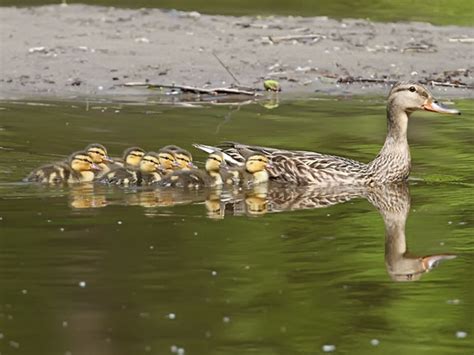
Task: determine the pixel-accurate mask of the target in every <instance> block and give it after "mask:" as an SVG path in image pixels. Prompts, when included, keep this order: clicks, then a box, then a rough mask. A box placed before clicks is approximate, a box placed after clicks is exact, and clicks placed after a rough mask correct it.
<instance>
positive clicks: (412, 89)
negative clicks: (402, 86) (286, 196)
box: [408, 86, 416, 92]
mask: <svg viewBox="0 0 474 355" xmlns="http://www.w3.org/2000/svg"><path fill="white" fill-rule="evenodd" d="M408 90H410V91H411V92H415V91H416V88H415V87H414V86H410V88H409V89H408Z"/></svg>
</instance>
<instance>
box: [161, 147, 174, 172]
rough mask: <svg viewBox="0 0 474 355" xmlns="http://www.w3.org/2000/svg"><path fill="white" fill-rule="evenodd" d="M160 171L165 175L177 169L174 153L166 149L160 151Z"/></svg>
mask: <svg viewBox="0 0 474 355" xmlns="http://www.w3.org/2000/svg"><path fill="white" fill-rule="evenodd" d="M158 156H159V160H160V170H161V172H162V173H163V174H164V175H167V174H171V173H173V172H174V171H175V170H176V168H177V163H176V159H175V156H174V151H173V150H171V149H168V148H166V147H164V148H161V149H160V150H159V151H158Z"/></svg>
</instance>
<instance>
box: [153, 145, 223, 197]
mask: <svg viewBox="0 0 474 355" xmlns="http://www.w3.org/2000/svg"><path fill="white" fill-rule="evenodd" d="M182 164H183V165H184V162H183V163H182ZM224 166H225V160H224V156H223V154H222V153H221V152H217V151H216V152H214V153H211V154H209V157H208V158H207V160H206V166H205V169H206V170H199V169H196V168H193V169H190V168H189V167H188V165H186V167H185V168H183V169H182V170H179V171H175V172H174V173H172V174H170V175H167V176H165V177H164V178H163V179H162V180H161V181H160V182H159V183H158V185H159V186H162V187H180V188H195V189H197V188H201V187H212V186H218V185H222V184H223V179H222V176H221V170H222V169H223V168H224Z"/></svg>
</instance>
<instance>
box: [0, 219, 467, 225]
mask: <svg viewBox="0 0 474 355" xmlns="http://www.w3.org/2000/svg"><path fill="white" fill-rule="evenodd" d="M0 221H1V218H0ZM458 224H459V225H461V226H464V225H465V224H467V222H459V223H458Z"/></svg>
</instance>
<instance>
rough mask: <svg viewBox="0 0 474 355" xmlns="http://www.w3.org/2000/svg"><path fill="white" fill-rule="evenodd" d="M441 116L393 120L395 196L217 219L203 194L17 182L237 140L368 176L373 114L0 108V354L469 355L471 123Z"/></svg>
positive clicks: (379, 132)
mask: <svg viewBox="0 0 474 355" xmlns="http://www.w3.org/2000/svg"><path fill="white" fill-rule="evenodd" d="M454 102H455V104H456V107H458V108H459V109H461V110H462V111H463V116H460V117H450V116H440V115H435V114H429V113H417V114H415V115H414V116H413V117H412V119H411V122H410V127H409V141H410V144H411V152H412V159H413V173H412V178H413V179H412V180H411V181H410V183H409V190H408V189H407V187H406V186H401V187H395V188H393V190H391V189H388V190H381V191H368V192H367V191H366V192H364V193H359V192H357V193H353V192H349V193H348V192H347V191H312V190H311V189H305V190H304V191H303V192H302V193H301V194H300V195H299V196H301V195H302V196H303V198H302V199H303V200H304V199H311V200H312V201H313V202H314V201H316V202H318V203H321V204H324V203H327V201H330V202H329V203H328V204H329V205H330V206H328V207H327V208H314V209H305V210H303V209H298V206H299V205H298V204H297V203H296V199H295V198H294V196H295V194H293V195H292V191H293V190H292V189H291V188H288V189H284V190H281V191H279V190H272V187H271V186H270V188H269V190H267V191H247V192H242V193H240V195H239V194H237V195H235V196H231V197H229V196H228V195H227V197H226V198H228V201H230V202H228V203H227V206H223V205H220V204H219V198H220V197H223V195H224V193H222V194H221V193H220V192H219V191H206V192H203V193H192V194H190V195H182V194H180V193H179V192H169V191H168V192H160V191H156V190H148V191H147V190H144V191H135V190H121V189H113V188H108V187H104V186H87V185H82V186H74V187H69V188H67V187H63V188H49V187H41V186H32V185H28V184H23V183H20V182H19V181H20V180H21V178H22V177H24V176H25V175H26V174H27V173H28V172H29V171H30V170H31V169H33V168H35V167H37V166H39V165H41V164H43V163H46V162H51V161H57V160H59V159H62V157H64V156H66V155H68V154H69V153H70V152H72V151H74V150H78V149H81V148H83V147H84V146H86V145H87V144H88V143H90V142H100V143H102V144H104V145H106V146H107V147H108V149H109V151H110V153H111V155H112V156H118V155H120V153H121V152H122V151H123V149H124V148H126V147H128V146H131V145H140V146H142V147H143V148H145V149H148V150H151V149H153V150H156V149H158V148H159V147H160V146H163V145H166V144H170V143H175V144H179V145H182V146H183V147H186V148H189V149H191V148H190V144H191V143H193V142H204V143H208V144H212V143H217V142H219V141H223V140H238V141H243V142H245V143H257V144H260V145H270V146H279V147H286V148H295V149H296V148H299V149H310V150H317V151H321V152H326V153H332V154H338V155H343V156H348V157H351V158H353V159H358V160H362V161H369V160H370V159H371V158H372V157H374V156H375V154H376V153H377V152H378V149H379V148H380V146H381V144H382V143H383V139H384V135H385V117H384V115H385V108H384V100H383V99H382V98H377V97H376V98H352V99H348V98H341V99H336V98H326V97H319V98H307V99H304V100H290V101H283V102H280V105H279V107H277V108H275V109H273V110H269V109H267V108H265V106H264V105H263V103H255V104H249V105H242V106H240V107H238V106H231V107H229V106H212V105H205V104H204V105H200V107H180V106H178V105H157V104H155V103H153V102H152V98H150V101H149V102H142V103H133V102H128V103H126V102H92V103H90V102H89V103H86V102H85V101H75V102H42V103H38V102H34V103H33V102H30V103H27V102H3V103H1V104H0V107H1V110H0V218H1V219H0V230H1V233H0V290H1V292H0V353H1V354H48V355H50V354H67V353H71V354H74V355H75V354H87V355H90V354H98V355H104V354H114V355H117V354H119V355H120V354H124V355H127V354H172V353H182V351H181V350H179V349H184V350H183V351H184V352H185V354H320V353H323V346H325V345H326V346H329V345H334V346H335V351H334V353H338V354H430V355H433V354H440V355H441V354H472V352H473V350H474V342H473V335H474V334H473V331H474V329H473V316H474V312H473V302H474V297H473V296H474V293H473V289H472V281H473V276H472V275H473V255H474V244H473V239H472V236H473V231H474V228H473V223H474V219H473V217H472V216H473V212H474V208H473V202H472V185H473V182H474V180H473V168H472V167H473V166H474V156H473V154H472V153H473V152H472V143H473V127H474V116H473V114H474V107H473V101H469V100H454ZM192 152H193V153H195V160H198V161H202V160H203V159H204V155H203V154H201V153H199V152H197V151H195V150H193V151H192ZM220 194H221V195H220ZM360 195H363V196H360ZM291 196H293V197H291ZM344 196H346V197H347V199H350V201H348V202H345V203H337V202H340V201H341V200H343V199H344ZM232 199H233V200H232ZM206 200H207V201H206ZM410 200H411V207H408V206H409V203H410ZM216 201H217V202H216ZM288 201H289V202H290V203H286V204H285V202H288ZM299 201H300V202H301V198H300V200H299ZM369 201H371V202H369ZM331 204H332V205H331ZM289 206H291V207H289ZM255 207H256V208H255ZM377 208H378V209H377ZM290 209H291V210H290ZM277 211H278V213H277ZM407 215H408V219H407V220H406V218H407ZM383 218H385V221H386V225H385V224H384V219H383ZM405 221H406V227H405V226H404V223H405ZM385 228H389V229H387V233H386V232H385ZM390 228H392V229H390ZM405 235H406V238H405ZM404 243H406V244H407V245H408V249H409V251H410V252H409V253H406V254H404V253H403V250H402V253H399V254H397V252H399V251H400V250H398V249H397V245H404ZM444 253H446V254H455V255H457V258H455V259H453V260H446V261H444V262H443V263H441V264H440V265H439V266H438V267H437V268H435V269H433V270H431V271H430V272H427V273H423V272H419V264H420V263H419V262H418V263H417V260H419V257H423V256H428V255H435V254H444ZM397 255H398V256H397ZM397 257H398V259H397ZM408 262H412V263H414V264H416V265H418V266H416V265H415V266H413V267H411V268H410V270H411V271H409V272H405V273H404V270H405V269H406V267H405V266H403V265H405V264H404V263H408ZM417 267H418V269H416V268H417ZM390 270H394V271H395V273H397V274H398V275H399V276H398V279H404V280H406V279H407V278H408V279H412V282H396V281H395V280H394V279H397V277H393V276H392V277H391V276H390V272H391V271H390ZM417 270H418V271H417ZM392 273H393V272H392ZM82 282H83V283H82ZM81 286H84V287H81ZM462 332H465V333H467V334H466V337H464V338H463V335H464V333H462ZM456 334H457V335H456ZM328 349H331V348H330V347H329V348H326V350H328Z"/></svg>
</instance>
